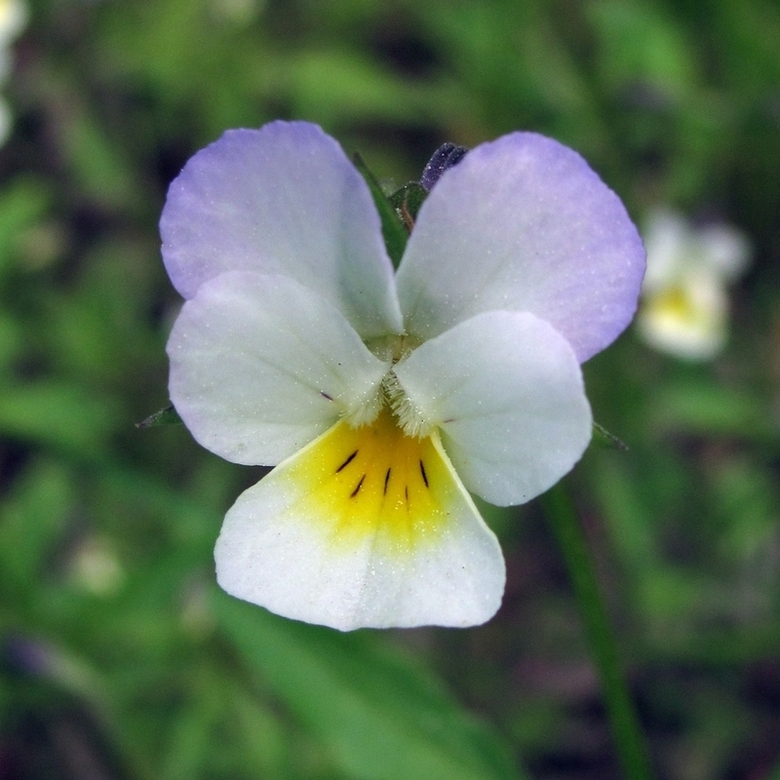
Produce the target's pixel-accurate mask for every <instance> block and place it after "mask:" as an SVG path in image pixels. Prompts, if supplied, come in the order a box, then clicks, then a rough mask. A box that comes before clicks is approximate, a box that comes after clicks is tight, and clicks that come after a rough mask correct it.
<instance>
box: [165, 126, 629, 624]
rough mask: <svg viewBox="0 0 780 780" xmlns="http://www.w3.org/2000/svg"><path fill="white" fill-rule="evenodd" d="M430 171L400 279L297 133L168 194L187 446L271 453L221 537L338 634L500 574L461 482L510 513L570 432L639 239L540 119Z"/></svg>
mask: <svg viewBox="0 0 780 780" xmlns="http://www.w3.org/2000/svg"><path fill="white" fill-rule="evenodd" d="M448 159H449V158H448ZM441 168H442V169H443V172H442V173H441V176H440V178H437V180H436V181H435V182H434V183H435V186H433V187H432V189H431V191H430V194H429V195H428V197H427V199H426V200H425V202H424V203H423V205H422V207H421V208H420V210H419V212H418V213H417V215H416V219H415V223H414V229H413V231H412V233H411V236H410V237H409V242H408V244H407V247H406V251H405V253H404V255H403V258H402V260H401V262H400V265H399V268H398V271H397V272H396V271H394V270H393V266H392V264H391V262H390V259H389V258H388V255H387V251H386V249H385V245H384V241H383V239H382V232H381V226H380V219H379V215H378V213H377V211H376V207H375V205H374V202H373V200H372V197H371V193H370V191H369V189H368V186H367V185H366V183H365V181H364V180H363V178H362V177H361V175H360V174H359V173H358V171H357V170H356V169H355V167H354V166H353V165H352V163H351V162H350V161H349V159H348V158H347V156H346V155H345V154H344V152H343V151H342V149H341V147H340V146H339V145H338V144H337V143H336V141H334V140H333V139H332V138H330V137H329V136H327V135H326V134H325V133H324V132H323V131H322V130H321V129H320V128H319V127H317V126H315V125H312V124H309V123H306V122H290V123H288V122H273V123H271V124H268V125H265V126H264V127H262V128H260V129H259V130H232V131H228V132H227V133H225V134H224V135H223V136H222V137H221V138H220V139H219V140H218V141H216V142H215V143H213V144H211V145H210V146H208V147H207V148H206V149H203V150H202V151H200V152H198V153H197V154H196V155H195V156H194V157H193V158H192V159H191V160H190V161H189V162H188V163H187V165H186V166H185V167H184V170H183V171H182V172H181V174H180V175H179V177H178V178H177V179H176V180H175V181H174V182H173V183H172V184H171V187H170V190H169V192H168V199H167V202H166V205H165V208H164V210H163V215H162V219H161V222H160V230H161V234H162V238H163V247H162V253H163V259H164V261H165V265H166V269H167V271H168V274H169V275H170V277H171V280H172V282H173V284H174V286H175V287H176V288H177V289H178V290H179V292H180V293H181V294H182V295H183V296H184V298H185V299H186V300H185V303H184V306H183V308H182V311H181V314H180V315H179V317H178V319H177V321H176V323H175V324H174V327H173V330H172V333H171V336H170V339H169V341H168V354H169V356H170V360H171V374H170V384H169V389H170V394H171V400H172V401H173V403H174V405H175V407H176V410H177V411H178V413H179V414H180V416H181V418H182V419H183V421H184V422H185V424H186V425H187V427H188V428H189V429H190V431H191V432H192V434H193V436H194V437H195V438H196V439H197V440H198V441H199V442H200V443H201V444H202V445H203V446H204V447H206V448H207V449H209V450H211V451H212V452H214V453H216V454H218V455H220V456H222V457H224V458H226V459H228V460H231V461H233V462H235V463H244V464H255V465H267V466H274V468H273V470H272V471H271V472H270V473H269V474H268V475H267V476H266V477H265V478H263V479H262V480H261V481H260V482H259V483H258V484H256V485H255V486H254V487H251V488H249V489H248V490H246V491H245V492H244V493H243V494H242V495H240V496H239V497H238V499H237V501H236V502H235V504H234V505H233V507H232V508H231V509H230V510H229V511H228V513H227V515H226V517H225V520H224V523H223V526H222V530H221V533H220V536H219V539H218V541H217V545H216V550H215V558H216V570H217V581H218V582H219V584H220V585H221V586H222V587H223V588H224V589H225V590H226V591H227V592H228V593H230V594H232V595H234V596H236V597H238V598H241V599H245V600H246V601H250V602H252V603H254V604H258V605H261V606H264V607H266V608H267V609H269V610H271V611H272V612H276V613H277V614H280V615H284V616H286V617H290V618H295V619H299V620H304V621H308V622H311V623H320V624H324V625H327V626H332V627H334V628H338V629H340V630H350V629H355V628H360V627H389V626H406V627H409V626H419V625H431V624H433V625H443V626H469V625H476V624H479V623H483V622H484V621H486V620H488V619H489V618H490V617H491V616H492V615H493V614H494V613H495V612H496V610H497V609H498V607H499V606H500V603H501V598H502V595H503V590H504V582H505V569H504V561H503V557H502V554H501V550H500V547H499V545H498V541H497V539H496V537H495V535H494V534H493V533H492V531H491V530H490V529H489V528H488V527H487V526H486V525H485V523H484V521H483V519H482V517H481V516H480V514H479V512H478V510H477V508H476V506H475V505H474V502H473V500H472V498H471V495H470V493H475V494H477V495H479V496H480V497H482V498H483V499H485V500H487V501H490V502H492V503H494V504H499V505H505V506H506V505H511V504H519V503H523V502H525V501H528V500H530V499H531V498H533V497H534V496H537V495H539V494H540V493H542V492H543V491H545V490H547V489H548V488H549V487H550V486H551V485H553V484H554V483H555V482H557V481H558V480H559V479H560V478H561V477H562V476H563V475H564V474H566V473H567V472H568V471H569V470H570V469H571V468H572V467H573V466H574V464H575V463H576V462H577V461H578V460H579V458H580V456H581V455H582V453H583V451H584V450H585V448H586V447H587V445H588V442H589V440H590V436H591V430H592V419H591V412H590V406H589V404H588V400H587V398H586V396H585V390H584V385H583V379H582V372H581V369H580V363H581V362H583V361H585V360H587V359H588V358H589V357H591V356H592V355H594V354H595V353H596V352H599V351H600V350H602V349H603V348H604V347H606V346H607V345H608V344H610V343H611V342H612V341H613V340H614V339H615V338H616V337H617V336H618V335H619V334H620V333H621V332H622V331H623V330H624V328H625V327H626V326H627V325H628V323H629V322H630V320H631V318H632V317H633V314H634V311H635V308H636V302H637V297H638V294H639V288H640V284H641V280H642V275H643V272H644V249H643V247H642V244H641V240H640V238H639V235H638V233H637V231H636V228H635V227H634V225H633V224H632V222H631V220H630V219H629V217H628V215H627V213H626V211H625V209H624V207H623V205H622V203H621V202H620V200H619V199H618V197H617V196H616V195H615V194H614V193H613V192H612V191H611V190H609V189H608V188H607V187H606V186H605V185H604V183H603V182H602V181H601V180H600V179H599V178H598V176H597V175H596V174H595V173H594V172H593V171H592V170H591V169H590V168H589V167H588V165H587V164H586V163H585V161H584V160H583V159H582V158H581V157H580V156H579V155H578V154H576V152H573V151H572V150H571V149H568V148H566V147H565V146H562V145H561V144H559V143H557V142H556V141H553V140H551V139H549V138H544V137H543V136H539V135H536V134H534V133H513V134H511V135H507V136H504V137H503V138H500V139H498V140H497V141H494V142H492V143H486V144H483V145H481V146H478V147H477V148H475V149H473V150H471V151H469V152H468V153H467V154H465V156H463V157H462V158H461V159H460V160H459V161H458V162H457V164H456V165H455V164H451V165H447V164H446V161H445V163H444V164H443V165H442V166H441Z"/></svg>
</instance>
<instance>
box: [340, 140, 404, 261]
mask: <svg viewBox="0 0 780 780" xmlns="http://www.w3.org/2000/svg"><path fill="white" fill-rule="evenodd" d="M353 162H354V163H355V167H356V168H357V169H358V171H359V172H360V174H361V176H362V177H363V178H364V179H365V180H366V184H368V188H369V190H371V195H372V197H373V198H374V204H375V205H376V208H377V211H378V212H379V218H380V219H381V221H382V236H383V237H384V239H385V246H386V247H387V254H388V255H390V259H391V260H392V261H393V265H394V266H395V267H396V268H398V263H400V262H401V258H402V257H403V254H404V249H406V242H407V240H408V239H409V233H408V231H407V230H406V228H405V227H404V224H403V222H402V221H401V218H400V216H399V215H398V212H397V211H396V210H395V208H394V207H393V205H392V204H391V203H390V201H389V200H388V197H387V195H385V193H384V191H383V190H382V187H381V186H380V184H379V182H378V181H377V178H376V176H374V174H373V173H372V172H371V171H370V170H369V168H368V166H367V165H366V164H365V162H364V161H363V158H362V157H361V156H360V155H359V154H357V153H355V156H354V157H353Z"/></svg>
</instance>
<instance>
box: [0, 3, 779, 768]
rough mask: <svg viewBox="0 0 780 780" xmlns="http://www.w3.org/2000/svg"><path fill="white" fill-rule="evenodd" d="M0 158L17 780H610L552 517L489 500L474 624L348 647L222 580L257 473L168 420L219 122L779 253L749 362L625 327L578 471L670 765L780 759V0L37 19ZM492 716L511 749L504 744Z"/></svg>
mask: <svg viewBox="0 0 780 780" xmlns="http://www.w3.org/2000/svg"><path fill="white" fill-rule="evenodd" d="M30 11H31V19H30V23H29V26H28V29H27V31H26V33H25V34H24V35H23V37H22V38H21V39H20V40H19V41H18V42H17V44H16V46H15V50H14V61H15V62H14V73H13V77H12V80H11V82H10V84H9V85H8V87H7V88H6V94H7V96H8V98H9V100H10V102H11V104H12V106H13V108H14V111H15V113H16V118H15V131H14V134H13V136H12V137H11V139H10V140H9V142H8V143H7V144H6V146H5V147H4V148H3V149H2V150H0V468H1V469H2V472H1V473H0V497H1V500H2V506H1V508H0V512H1V514H0V630H1V631H2V637H0V641H1V642H2V645H1V647H0V652H2V658H1V659H0V664H2V666H1V668H0V673H1V674H0V776H2V777H4V778H5V777H9V778H14V779H15V778H24V779H25V780H27V779H28V778H36V779H37V778H44V777H45V778H88V777H89V778H164V779H166V780H174V779H176V778H188V779H190V778H191V779H194V778H203V780H207V779H209V780H210V779H211V778H231V779H232V778H243V777H247V778H249V777H252V778H257V777H263V778H280V779H288V778H289V779H293V778H314V777H316V778H355V779H357V780H363V779H365V780H374V779H375V778H377V779H378V778H388V780H390V778H412V779H413V778H418V777H419V778H420V780H423V778H425V779H427V780H432V779H434V778H464V780H465V778H486V779H487V778H490V779H492V778H496V779H497V778H512V777H519V776H521V775H520V774H519V771H520V770H518V769H517V768H516V767H517V766H518V765H520V764H522V765H524V766H525V767H526V768H527V771H528V775H529V776H532V777H534V778H539V779H540V780H541V779H542V778H544V779H545V780H553V778H600V779H601V780H604V779H605V778H606V779H608V778H612V777H616V776H617V769H616V764H615V759H614V752H613V749H612V747H611V746H610V744H609V740H608V736H607V731H606V726H605V719H604V713H603V707H602V703H601V698H600V694H599V689H598V683H597V681H596V679H595V677H594V673H593V670H592V666H591V664H590V662H589V660H588V658H589V656H588V649H587V647H586V644H585V641H584V638H583V632H582V629H581V623H580V619H579V617H578V615H577V612H576V607H575V604H574V602H573V600H572V596H571V592H570V588H569V585H568V582H567V578H566V575H565V571H564V569H563V565H562V563H561V559H560V556H559V554H558V553H557V551H556V549H555V545H554V543H553V542H552V538H551V535H550V533H549V531H548V529H547V528H546V526H545V524H544V522H543V520H542V519H541V516H540V512H539V510H538V508H537V506H536V505H535V504H531V505H529V506H526V507H523V508H520V509H514V510H508V511H498V510H495V509H492V508H489V507H486V508H485V512H486V516H487V517H488V520H489V521H490V522H491V524H492V525H493V526H494V528H495V529H496V530H497V532H498V533H499V535H500V537H501V540H502V544H503V546H504V549H505V552H506V556H507V560H508V570H509V582H508V589H507V596H506V600H505V605H504V607H503V608H502V610H501V612H500V613H499V615H498V616H497V617H496V618H495V619H494V620H493V621H492V622H491V623H490V624H488V625H487V626H484V627H482V628H478V629H473V630H470V631H466V632H458V631H447V630H442V629H420V630H415V631H407V632H385V633H378V632H368V631H364V632H359V633H358V634H356V635H348V636H343V635H340V634H335V633H333V632H330V631H328V630H325V629H318V628H313V627H309V626H302V625H298V624H294V623H290V622H287V621H284V620H282V619H279V618H276V617H273V616H270V615H268V614H266V613H265V612H263V611H262V610H259V609H256V608H252V607H249V606H247V605H245V604H239V603H237V602H234V601H232V600H230V599H228V598H227V597H226V596H224V595H223V594H221V593H219V592H218V591H217V589H216V586H215V584H214V577H213V564H212V547H213V543H214V540H215V539H216V536H217V533H218V530H219V525H220V521H221V517H222V516H223V514H224V512H225V510H226V508H227V507H228V506H229V505H230V503H231V502H232V500H233V499H234V498H235V497H236V496H237V495H238V493H239V491H240V490H241V489H242V488H244V487H246V486H248V485H249V484H251V483H252V482H253V481H255V480H256V479H257V478H259V477H260V476H261V473H262V472H261V471H260V470H257V469H246V468H241V467H238V466H233V465H230V464H227V463H225V462H223V461H221V460H219V459H218V458H216V457H215V456H212V455H210V454H209V453H207V452H205V451H203V450H201V449H200V448H199V447H197V446H196V445H195V444H194V442H193V441H192V440H191V438H190V436H189V434H188V433H187V431H186V429H184V428H183V427H181V426H170V427H162V428H154V429H149V430H144V431H141V430H138V429H137V428H136V427H135V423H137V422H139V421H141V420H143V419H144V418H146V417H147V416H148V415H149V414H151V413H152V412H154V411H156V410H157V409H160V408H162V407H164V406H166V404H167V402H168V399H167V394H166V377H167V367H166V359H165V353H164V347H165V339H166V334H167V331H168V328H169V327H170V324H171V322H172V319H173V317H174V316H175V313H176V309H177V305H178V301H177V297H176V295H175V293H174V292H173V290H172V289H171V287H170V284H169V283H168V281H167V279H166V277H165V274H164V271H163V268H162V264H161V261H160V256H159V239H158V235H157V232H156V223H157V219H158V218H159V213H160V210H161V207H162V204H163V201H164V197H165V191H166V188H167V185H168V183H169V181H170V180H171V179H172V178H173V177H174V176H175V175H176V173H177V172H178V171H179V169H180V168H181V166H182V165H183V164H184V162H185V161H186V159H187V158H188V157H189V156H190V155H191V154H192V153H193V152H194V151H195V150H197V149H198V148H200V147H202V146H203V145H205V144H206V143H208V142H209V141H211V140H213V139H215V138H216V137H218V136H219V135H220V134H221V132H222V131H223V130H225V129H227V128H229V127H236V126H258V125H260V124H262V123H263V122H265V121H268V120H270V119H273V118H278V117H289V118H304V119H308V120H311V121H315V122H318V123H320V124H322V125H323V127H324V128H325V129H326V130H327V131H328V132H330V133H331V134H333V135H335V136H336V137H337V138H338V139H339V140H340V141H341V142H342V144H343V146H344V147H345V149H346V150H347V152H348V153H349V154H352V153H353V152H355V151H359V152H360V154H361V155H362V157H363V158H364V159H365V160H366V162H367V163H368V165H369V166H370V168H371V169H372V170H373V171H375V172H376V173H377V174H378V176H379V178H380V179H381V180H382V181H383V182H386V183H388V186H395V187H397V186H400V185H401V184H403V183H404V182H406V181H408V180H414V179H417V178H418V177H419V175H420V172H421V170H422V166H423V165H424V163H425V161H426V160H427V159H428V157H429V156H430V154H431V153H432V152H433V151H434V149H435V148H436V147H437V146H438V145H439V144H440V143H442V142H444V141H452V142H454V143H457V144H462V145H465V146H473V145H475V144H477V143H479V142H481V141H483V140H487V139H491V138H494V137H496V136H497V135H500V134H502V133H505V132H508V131H511V130H515V129H520V128H524V129H532V130H536V131H539V132H543V133H546V134H549V135H552V136H554V137H556V138H558V139H559V140H561V141H563V142H564V143H567V144H569V145H571V146H573V147H575V148H576V149H578V150H579V151H580V152H581V153H582V154H583V155H584V156H585V157H586V158H587V159H588V160H589V161H590V163H591V164H592V165H593V167H594V168H595V169H596V170H597V171H599V173H600V174H601V175H602V177H603V178H604V179H605V180H606V181H607V182H608V183H609V184H610V186H612V187H613V188H614V189H615V190H616V191H617V192H618V193H619V194H620V195H621V197H622V198H623V199H624V201H625V202H626V204H627V205H628V207H629V210H630V211H631V212H632V214H633V216H634V217H635V218H636V219H637V220H638V221H640V222H641V219H642V218H643V215H644V214H645V213H646V211H647V210H648V209H649V208H650V207H651V206H653V205H657V204H667V205H673V206H676V207H678V208H681V209H682V210H684V211H686V212H688V213H690V214H694V215H696V214H698V215H703V216H709V215H717V216H720V217H721V218H724V219H727V220H728V221H731V222H733V223H734V224H736V225H738V226H739V227H740V228H741V229H743V230H744V231H746V233H747V234H748V235H749V236H750V238H751V241H752V242H753V246H754V267H753V269H752V271H751V272H750V274H749V275H748V276H747V277H746V278H745V280H744V281H743V282H742V283H741V285H740V287H739V288H738V289H737V290H736V293H735V297H734V301H733V309H734V311H733V332H732V337H731V341H730V344H729V347H728V349H727V351H726V353H724V354H723V355H722V356H721V357H720V358H719V359H718V360H717V361H716V362H713V363H710V364H704V365H686V364H681V363H677V362H675V361H673V360H672V359H670V358H667V357H664V356H662V355H658V354H654V353H651V352H650V351H649V350H648V349H647V348H645V347H643V346H642V345H641V344H640V343H638V342H637V341H636V340H635V338H634V336H633V333H632V332H629V333H628V334H627V335H625V336H624V337H623V338H622V339H621V340H620V341H619V342H618V343H617V344H616V345H614V346H613V347H612V348H610V349H609V350H607V351H606V352H605V353H603V354H601V355H599V356H598V357H596V358H595V359H594V360H593V361H591V362H590V363H589V364H588V365H587V366H586V378H587V382H588V387H589V394H590V397H591V400H592V404H593V407H594V411H595V415H596V418H597V419H598V420H599V421H600V422H601V423H602V424H604V425H605V426H606V427H607V428H608V429H609V430H610V431H611V432H613V433H615V434H616V435H617V436H619V437H620V439H622V440H623V441H625V442H626V443H627V444H628V445H629V447H630V450H629V452H627V453H626V452H621V451H617V450H605V449H595V448H594V449H593V450H592V451H591V452H589V453H588V454H587V455H586V457H585V458H584V460H583V462H582V463H581V464H580V465H579V466H578V467H577V469H576V470H575V472H574V474H573V476H572V477H571V479H570V485H571V488H572V489H573V491H574V496H575V500H576V503H577V505H578V507H579V509H580V511H581V515H582V518H583V522H584V523H585V527H586V530H587V531H588V534H589V538H590V540H591V543H592V547H593V551H594V556H595V559H596V561H597V564H598V566H599V571H600V574H601V577H602V582H603V585H604V588H605V592H606V594H607V597H608V604H609V607H610V610H611V613H612V615H613V618H614V622H615V625H616V627H617V633H618V637H619V646H620V650H621V652H622V653H623V655H624V657H625V660H626V663H627V668H628V673H629V679H630V682H631V685H632V690H633V692H634V694H635V696H636V699H637V701H638V702H639V705H640V710H639V711H640V715H641V717H642V719H643V721H644V724H645V727H646V730H647V732H648V735H649V739H650V745H651V751H652V754H653V758H654V762H655V765H656V767H657V769H658V774H659V777H668V778H674V779H675V780H678V779H679V780H705V778H707V779H710V778H724V780H725V779H726V778H729V779H732V778H752V780H758V779H760V778H764V777H772V776H773V775H772V771H773V767H774V765H775V764H776V763H777V762H778V760H779V759H780V750H778V748H777V745H778V736H780V732H779V731H778V723H780V653H779V652H778V647H780V529H779V528H778V520H779V519H780V480H779V479H778V467H779V466H780V438H779V437H778V409H779V406H778V404H779V403H780V396H779V395H778V388H779V383H780V317H779V316H778V311H780V307H779V306H778V303H779V302H780V274H778V267H779V265H778V263H779V261H780V46H778V44H777V42H778V41H780V6H778V5H777V3H775V2H772V1H771V0H703V1H702V0H699V1H698V2H692V1H691V0H677V2H675V1H674V0H593V1H592V2H588V1H587V0H567V2H561V1H560V0H555V1H554V2H543V1H542V0H522V2H510V0H428V2H426V3H420V2H411V0H396V2H394V3H382V2H379V0H267V1H266V2H263V0H156V2H154V3H147V2H143V0H123V1H122V2H110V0H103V1H102V2H101V1H100V0H37V2H35V3H31V8H30ZM487 724H490V725H487Z"/></svg>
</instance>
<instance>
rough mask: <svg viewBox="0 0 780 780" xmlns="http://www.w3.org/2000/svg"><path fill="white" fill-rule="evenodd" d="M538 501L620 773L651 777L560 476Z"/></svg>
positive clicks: (633, 779)
mask: <svg viewBox="0 0 780 780" xmlns="http://www.w3.org/2000/svg"><path fill="white" fill-rule="evenodd" d="M542 504H543V507H544V511H545V514H546V515H547V518H548V521H549V522H550V524H551V525H552V529H553V531H554V533H555V536H556V537H557V540H558V544H559V546H560V548H561V551H562V553H563V557H564V559H565V561H566V567H567V569H568V572H569V576H570V578H571V582H572V586H573V587H574V592H575V595H576V598H577V602H578V604H579V608H580V612H581V614H582V617H583V620H584V621H585V629H586V631H587V634H588V639H589V640H590V645H591V650H592V652H593V656H594V661H595V663H596V667H597V668H598V672H599V676H600V678H601V685H602V689H603V695H604V700H605V704H606V707H607V713H608V717H609V721H610V725H611V727H612V733H613V735H614V738H615V742H616V748H617V753H618V759H619V761H620V765H621V768H622V770H623V775H624V776H625V778H626V779H627V780H651V778H652V772H651V770H650V764H649V760H648V754H647V746H646V744H645V740H644V737H643V735H642V732H641V729H640V727H639V721H638V718H637V715H636V711H635V709H634V705H633V703H632V701H631V696H630V693H629V690H628V686H627V685H626V680H625V677H624V675H623V670H622V669H621V665H620V661H619V660H618V652H617V647H616V645H615V640H614V637H613V635H612V630H611V628H610V624H609V618H608V616H607V610H606V607H605V605H604V600H603V598H602V595H601V590H600V587H599V583H598V579H597V577H596V572H595V570H594V567H593V562H592V558H591V555H590V551H589V549H588V543H587V540H586V538H585V534H584V532H583V529H582V526H581V525H580V521H579V517H578V516H577V512H576V510H575V508H574V505H573V503H572V501H571V499H570V497H569V495H568V493H567V491H566V488H565V487H564V485H563V483H562V482H559V483H558V484H557V485H556V486H555V487H553V488H551V489H550V490H549V491H547V493H546V494H545V495H544V496H543V497H542Z"/></svg>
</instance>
